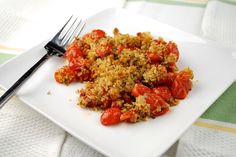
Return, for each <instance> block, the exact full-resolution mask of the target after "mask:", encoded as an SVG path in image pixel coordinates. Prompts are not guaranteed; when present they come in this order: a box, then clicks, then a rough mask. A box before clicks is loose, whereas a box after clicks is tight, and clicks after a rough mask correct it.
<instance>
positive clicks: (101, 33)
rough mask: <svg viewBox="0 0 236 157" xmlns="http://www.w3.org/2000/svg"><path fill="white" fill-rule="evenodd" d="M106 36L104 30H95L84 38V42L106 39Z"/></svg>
mask: <svg viewBox="0 0 236 157" xmlns="http://www.w3.org/2000/svg"><path fill="white" fill-rule="evenodd" d="M105 36H106V33H105V32H104V31H103V30H100V29H95V30H93V31H92V32H91V33H87V34H85V35H84V36H83V37H82V40H84V41H85V40H88V39H92V40H99V39H101V38H104V37H105Z"/></svg>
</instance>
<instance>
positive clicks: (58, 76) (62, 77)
mask: <svg viewBox="0 0 236 157" xmlns="http://www.w3.org/2000/svg"><path fill="white" fill-rule="evenodd" d="M54 78H55V80H56V81H57V82H58V83H62V84H70V83H71V82H73V81H75V80H76V73H75V72H74V71H73V70H71V69H70V67H68V66H64V67H62V68H60V69H58V70H57V71H56V72H55V73H54Z"/></svg>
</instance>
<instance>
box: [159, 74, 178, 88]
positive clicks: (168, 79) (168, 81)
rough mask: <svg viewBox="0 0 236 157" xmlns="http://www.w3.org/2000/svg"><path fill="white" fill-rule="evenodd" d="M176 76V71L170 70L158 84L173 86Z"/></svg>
mask: <svg viewBox="0 0 236 157" xmlns="http://www.w3.org/2000/svg"><path fill="white" fill-rule="evenodd" d="M175 78H176V73H173V72H169V73H167V74H165V75H164V76H163V78H162V80H160V81H159V82H158V84H161V85H164V86H167V87H171V85H172V84H173V82H174V80H175Z"/></svg>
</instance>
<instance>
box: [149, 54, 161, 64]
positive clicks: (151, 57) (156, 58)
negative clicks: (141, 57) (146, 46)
mask: <svg viewBox="0 0 236 157" xmlns="http://www.w3.org/2000/svg"><path fill="white" fill-rule="evenodd" d="M146 56H147V60H148V62H149V63H157V62H158V61H161V60H162V59H163V54H157V53H153V52H149V51H148V52H146Z"/></svg>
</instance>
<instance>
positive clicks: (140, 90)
mask: <svg viewBox="0 0 236 157" xmlns="http://www.w3.org/2000/svg"><path fill="white" fill-rule="evenodd" d="M151 92H152V90H151V89H150V88H148V87H147V86H144V85H143V84H141V83H136V84H135V85H134V88H133V89H132V91H131V95H132V96H134V97H138V96H140V95H144V94H145V93H151Z"/></svg>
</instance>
